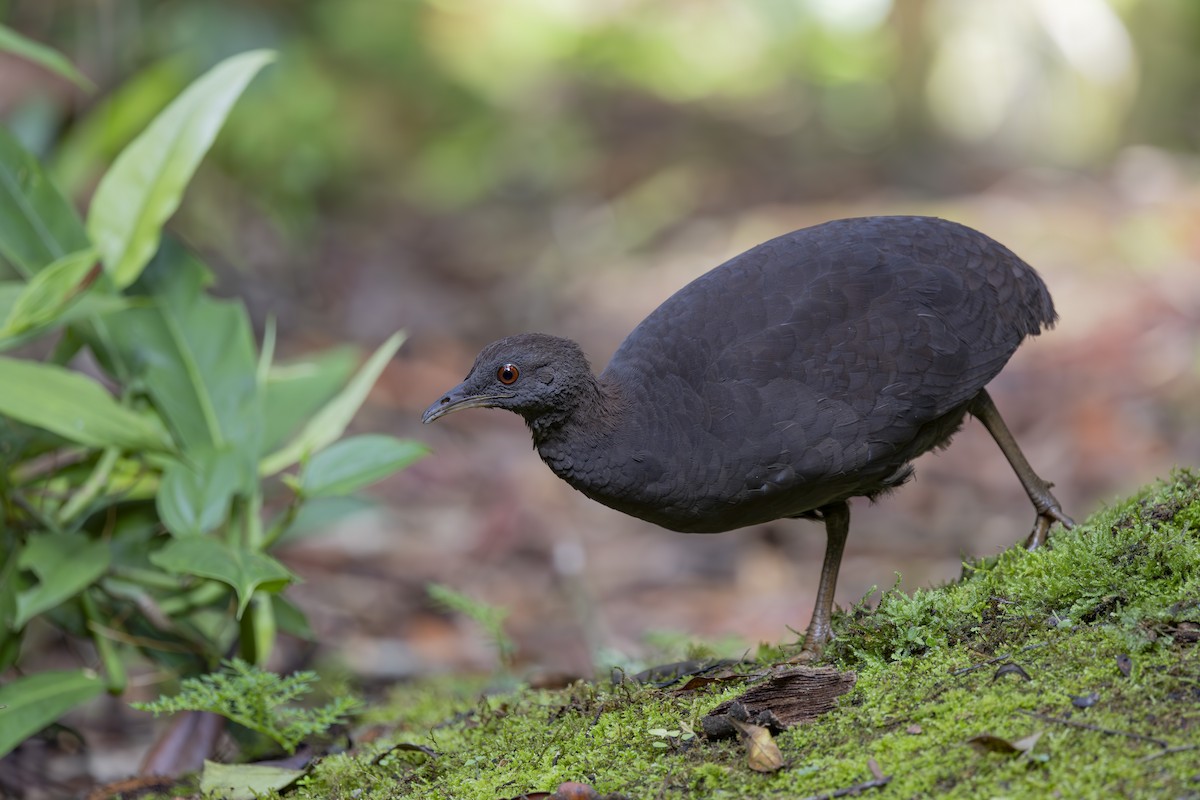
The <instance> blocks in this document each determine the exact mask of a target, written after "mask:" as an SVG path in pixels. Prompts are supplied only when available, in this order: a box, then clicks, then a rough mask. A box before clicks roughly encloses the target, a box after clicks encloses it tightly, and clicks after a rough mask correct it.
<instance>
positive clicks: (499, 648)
mask: <svg viewBox="0 0 1200 800" xmlns="http://www.w3.org/2000/svg"><path fill="white" fill-rule="evenodd" d="M425 591H426V592H428V593H429V598H430V599H431V600H433V601H434V602H435V603H436V604H437V605H439V606H441V607H442V608H444V609H445V610H447V611H452V612H456V613H459V614H463V615H464V616H466V617H468V618H469V619H471V620H472V621H473V622H474V623H475V624H476V625H478V626H479V627H480V628H482V629H483V632H484V635H485V636H487V638H488V641H490V642H491V643H492V646H494V647H495V648H496V654H497V656H499V658H500V664H501V666H503V667H504V668H505V669H509V668H511V667H512V664H513V657H514V656H515V655H516V653H517V645H516V642H514V641H513V639H512V637H511V636H509V635H508V633H507V632H505V630H504V620H506V619H507V618H508V609H505V608H499V607H497V606H492V605H488V604H487V603H484V602H482V601H480V600H475V599H474V598H471V597H468V596H467V595H465V594H463V593H462V592H459V591H456V590H454V589H451V588H450V587H449V586H446V585H444V584H441V583H431V584H429V586H427V587H426V589H425Z"/></svg>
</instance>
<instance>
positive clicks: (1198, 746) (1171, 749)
mask: <svg viewBox="0 0 1200 800" xmlns="http://www.w3.org/2000/svg"><path fill="white" fill-rule="evenodd" d="M1185 750H1200V744H1182V745H1179V746H1177V747H1168V748H1166V749H1165V750H1159V751H1158V752H1157V753H1151V754H1150V755H1148V756H1142V757H1141V758H1139V759H1138V761H1153V760H1154V759H1156V758H1162V757H1163V756H1169V755H1171V754H1172V753H1182V752H1184V751H1185Z"/></svg>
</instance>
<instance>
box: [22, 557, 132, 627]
mask: <svg viewBox="0 0 1200 800" xmlns="http://www.w3.org/2000/svg"><path fill="white" fill-rule="evenodd" d="M109 559H110V555H109V550H108V543H107V542H102V541H97V540H95V539H89V538H88V537H87V536H84V535H83V534H79V533H42V534H38V535H35V536H32V537H30V539H29V541H28V542H26V543H25V547H24V549H23V550H21V555H20V560H19V562H18V563H19V565H20V567H21V568H22V569H27V570H29V571H30V572H32V573H33V574H34V575H36V576H37V578H38V582H37V584H35V585H34V586H32V587H30V588H28V589H26V590H25V591H23V592H21V593H20V594H18V595H17V613H16V616H15V618H14V619H13V625H14V626H15V627H18V628H21V627H24V626H25V624H26V623H27V622H29V620H31V619H33V618H34V617H36V616H37V615H38V614H41V613H42V612H43V611H49V610H50V609H52V608H54V607H55V606H57V605H59V604H60V603H62V602H64V601H66V600H68V599H70V598H72V597H74V596H75V595H76V594H78V593H79V592H81V591H83V590H84V589H86V588H87V587H89V586H91V585H92V584H93V583H95V582H96V581H98V580H99V579H100V577H101V576H102V575H104V573H105V571H106V570H107V569H108V564H109Z"/></svg>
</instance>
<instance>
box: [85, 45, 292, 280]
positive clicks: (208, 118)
mask: <svg viewBox="0 0 1200 800" xmlns="http://www.w3.org/2000/svg"><path fill="white" fill-rule="evenodd" d="M274 58H275V55H274V54H273V53H271V52H270V51H267V50H255V51H252V52H249V53H242V54H241V55H238V56H234V57H232V58H228V59H226V60H225V61H222V62H221V63H220V64H218V65H217V66H215V67H213V68H212V69H211V70H209V71H208V72H207V73H205V74H204V75H202V76H201V77H200V78H199V79H197V80H196V81H195V82H194V83H193V84H192V85H191V86H189V87H188V88H187V89H186V90H184V92H183V94H181V95H179V97H178V98H176V100H175V101H174V102H173V103H171V105H169V106H167V108H166V109H164V110H163V112H162V113H161V114H159V115H158V116H157V117H155V119H154V121H153V122H152V123H150V127H148V128H147V129H146V130H145V131H144V132H143V133H142V134H141V135H140V136H138V137H137V138H136V139H134V140H133V141H132V142H131V143H130V144H129V146H128V147H126V148H125V149H124V150H122V151H121V154H120V155H119V156H117V160H116V162H115V163H114V164H113V165H112V168H111V169H109V171H108V172H107V173H105V175H104V177H103V178H101V180H100V184H99V186H97V187H96V193H95V195H94V196H93V197H92V203H91V206H90V208H89V210H88V219H87V230H88V233H89V234H90V235H91V237H92V241H93V242H95V244H96V247H97V249H98V250H99V251H100V256H101V259H102V260H103V261H104V266H105V269H107V270H108V273H109V274H110V275H111V276H112V279H113V282H114V283H115V284H116V285H117V287H118V288H124V287H125V286H128V285H129V284H131V283H133V282H134V281H135V280H137V277H138V275H140V274H141V273H142V269H143V268H144V267H145V266H146V264H147V263H148V262H149V261H150V259H151V257H153V255H154V253H155V251H156V250H157V249H158V242H159V238H160V236H161V234H162V226H163V224H164V223H165V222H166V221H167V220H168V219H169V218H170V217H171V215H172V214H174V213H175V209H177V208H179V202H180V200H181V199H182V197H183V192H184V189H185V188H187V184H188V182H189V181H190V180H191V179H192V175H193V174H194V173H195V171H196V168H197V167H198V166H199V165H200V161H201V160H202V159H203V158H204V155H205V154H206V153H207V152H208V149H209V147H211V146H212V143H213V140H214V139H215V138H216V136H217V132H218V131H220V129H221V126H222V125H223V124H224V123H225V117H226V116H227V115H228V114H229V110H230V108H232V107H233V104H234V102H235V101H236V100H237V99H238V97H240V96H241V94H242V91H243V90H244V89H245V88H246V84H248V83H249V82H250V79H251V78H253V77H254V76H255V75H256V74H257V73H258V71H259V70H260V69H262V68H263V67H264V66H266V64H267V63H269V62H270V61H272V60H274Z"/></svg>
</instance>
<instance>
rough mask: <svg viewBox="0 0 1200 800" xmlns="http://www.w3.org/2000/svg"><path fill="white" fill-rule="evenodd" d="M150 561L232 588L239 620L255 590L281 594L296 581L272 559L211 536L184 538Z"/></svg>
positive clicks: (166, 546) (174, 542)
mask: <svg viewBox="0 0 1200 800" xmlns="http://www.w3.org/2000/svg"><path fill="white" fill-rule="evenodd" d="M150 561H151V562H152V563H153V564H154V565H155V566H158V567H161V568H162V569H165V570H167V571H169V572H175V573H179V574H181V575H196V576H198V577H201V578H211V579H212V580H216V581H221V582H222V583H226V584H229V585H230V586H231V587H233V590H234V591H235V592H237V596H238V610H237V615H238V619H241V616H242V613H243V612H244V611H245V610H246V605H247V604H248V603H249V602H250V598H251V596H252V595H253V594H254V590H255V589H262V590H264V591H267V592H278V591H280V590H282V589H283V587H285V586H287V585H288V584H289V583H291V582H292V581H294V580H295V579H296V578H295V576H294V575H292V573H291V572H289V571H288V570H287V568H286V567H284V566H283V565H282V564H280V563H279V562H278V561H276V560H275V559H273V558H271V557H270V556H267V555H263V554H262V553H257V552H254V551H253V550H245V549H242V548H233V547H230V546H229V545H228V544H226V543H225V542H222V541H220V540H219V539H216V538H213V537H211V536H185V537H183V538H182V539H172V540H171V541H170V542H168V543H167V544H165V545H163V547H162V549H160V550H159V551H158V552H157V553H154V554H153V555H151V556H150Z"/></svg>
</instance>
